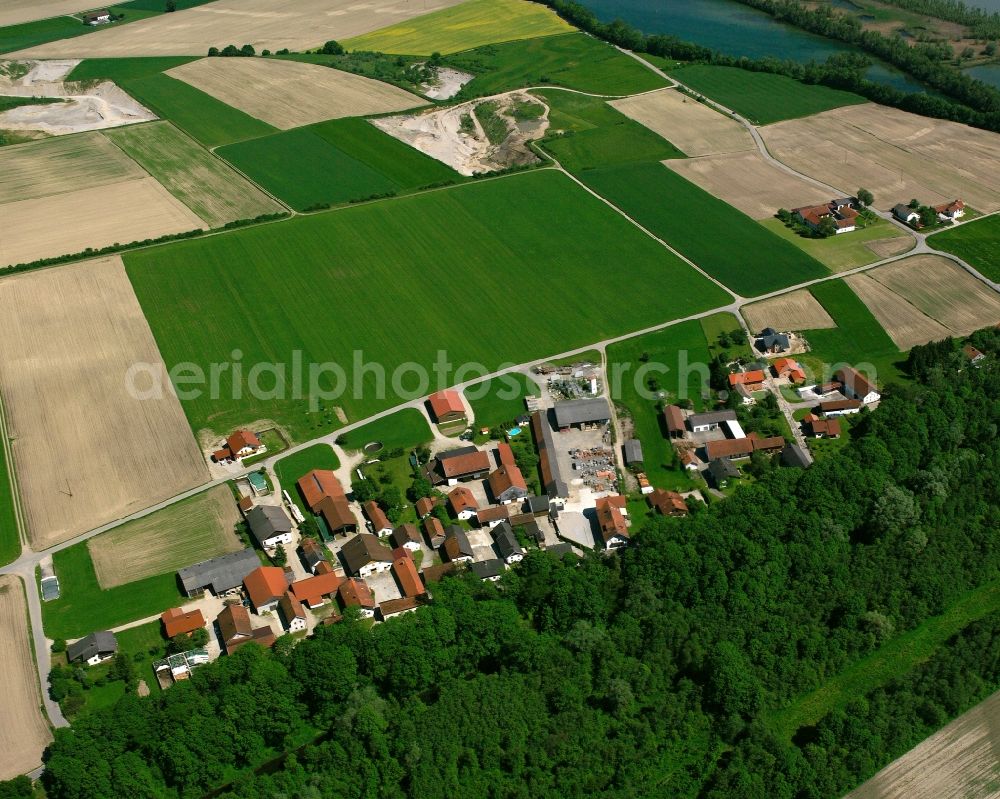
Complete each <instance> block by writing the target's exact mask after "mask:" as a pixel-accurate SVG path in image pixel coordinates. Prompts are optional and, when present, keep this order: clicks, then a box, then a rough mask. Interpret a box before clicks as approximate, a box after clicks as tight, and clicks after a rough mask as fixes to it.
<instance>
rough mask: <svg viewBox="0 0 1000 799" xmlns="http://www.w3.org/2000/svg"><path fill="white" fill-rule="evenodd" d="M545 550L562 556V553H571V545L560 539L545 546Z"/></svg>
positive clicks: (559, 556) (558, 556)
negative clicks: (556, 542)
mask: <svg viewBox="0 0 1000 799" xmlns="http://www.w3.org/2000/svg"><path fill="white" fill-rule="evenodd" d="M545 551H546V552H550V553H552V554H553V555H555V556H556V557H557V558H562V557H563V555H572V554H573V545H572V544H570V543H568V542H566V541H560V542H559V543H558V544H553V545H552V546H548V547H545Z"/></svg>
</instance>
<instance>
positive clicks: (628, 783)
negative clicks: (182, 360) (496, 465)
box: [0, 330, 1000, 799]
mask: <svg viewBox="0 0 1000 799" xmlns="http://www.w3.org/2000/svg"><path fill="white" fill-rule="evenodd" d="M972 341H973V342H974V343H975V345H976V346H977V347H979V349H980V350H982V351H983V352H986V353H987V354H988V358H987V362H986V364H985V365H983V366H982V368H978V369H977V368H972V367H971V366H970V364H969V362H968V360H967V359H966V358H965V356H964V355H963V354H962V353H961V352H960V351H959V350H958V345H957V344H956V343H955V342H952V341H947V342H942V343H940V344H936V345H932V346H928V347H918V348H916V349H915V350H914V351H913V353H912V355H911V356H910V360H909V362H908V364H907V366H908V371H909V372H910V374H911V375H912V376H913V378H914V382H913V383H908V384H907V385H905V386H890V387H886V388H885V395H884V399H883V402H882V404H881V407H880V408H879V409H878V410H877V411H875V412H874V413H865V414H863V418H861V419H860V420H859V422H858V423H857V424H855V425H853V426H852V440H851V441H850V442H849V444H848V445H847V446H846V447H845V448H844V449H843V450H842V454H841V455H839V456H837V457H833V458H828V459H825V460H822V461H819V462H817V463H816V464H814V465H813V466H812V467H810V468H809V469H807V470H800V469H786V468H779V467H777V466H775V467H773V468H765V469H763V470H761V472H760V475H759V479H758V480H757V481H756V482H754V483H753V484H751V485H748V486H744V487H742V488H740V489H739V490H738V491H737V492H736V493H735V494H734V495H733V496H732V497H731V498H729V499H727V500H725V501H724V502H718V503H715V504H713V505H711V506H710V507H706V508H704V509H701V510H698V511H695V512H693V513H692V514H691V516H689V517H688V518H686V519H665V518H655V519H650V520H649V521H647V522H646V523H644V524H643V525H642V527H641V529H637V530H635V531H634V535H633V539H634V546H632V547H629V548H628V549H627V550H624V551H622V552H620V553H619V554H617V555H614V556H610V557H605V556H603V555H600V554H596V553H595V554H591V555H588V556H587V557H585V558H583V559H577V558H575V557H574V556H572V555H568V556H566V557H565V558H564V559H563V560H562V561H559V560H557V559H556V558H554V557H553V556H552V555H550V554H547V553H545V552H544V551H534V552H532V553H531V554H530V555H529V556H528V557H526V558H525V560H524V561H523V562H522V563H521V564H520V565H519V566H518V567H517V568H515V569H514V570H513V571H511V572H509V573H508V574H507V575H506V576H505V577H504V579H503V580H502V581H501V582H500V583H498V584H493V583H488V582H486V583H480V582H478V581H476V580H473V579H471V578H470V577H468V576H456V577H449V578H446V579H445V580H443V581H442V582H441V583H440V584H438V585H437V586H436V587H435V590H434V600H433V602H432V603H431V604H430V605H429V606H427V607H426V608H423V609H422V610H420V611H418V612H417V613H413V614H407V615H405V616H402V617H399V618H396V619H393V620H391V621H389V622H387V623H385V624H381V625H376V626H375V627H374V628H370V627H369V626H368V625H367V624H366V623H364V622H361V621H359V620H357V619H354V618H348V619H346V620H345V621H344V622H342V623H340V624H336V625H332V626H329V627H323V628H320V629H319V630H318V631H317V634H316V635H315V636H314V637H313V638H310V639H307V640H305V641H302V642H300V643H298V644H297V645H293V644H292V642H291V641H290V640H289V639H288V638H287V637H286V638H284V639H281V640H279V643H278V645H276V647H275V648H274V649H273V650H271V651H265V650H262V649H259V648H257V647H254V646H247V647H243V648H242V649H241V650H240V651H238V652H237V653H236V654H235V655H234V656H232V657H226V658H222V659H221V660H219V661H218V662H216V663H214V664H211V665H209V666H205V667H203V668H201V669H199V670H198V671H196V672H195V673H194V675H193V678H192V679H191V680H190V681H189V682H186V683H182V684H179V685H177V686H175V687H173V688H171V689H170V690H169V691H166V692H164V693H163V694H162V695H158V696H155V697H150V698H145V699H140V698H137V697H135V696H128V697H125V698H124V699H122V700H121V701H120V702H119V703H118V704H117V705H116V706H115V707H112V708H109V709H106V710H100V711H97V712H95V713H93V714H92V715H88V716H86V717H84V718H82V719H80V720H79V721H78V722H77V723H76V724H74V726H73V727H72V728H71V729H64V730H57V731H56V737H55V741H54V743H53V744H52V745H51V746H50V747H49V749H48V750H47V752H46V754H45V764H46V770H45V774H44V776H43V782H44V786H45V790H46V793H47V796H48V797H49V799H85V798H86V799H90V798H92V797H110V798H111V799H117V798H118V797H123V798H124V797H128V798H129V799H138V798H139V797H202V796H212V797H227V798H228V797H233V798H235V797H240V798H241V799H250V797H275V796H286V797H313V796H315V797H319V796H330V797H334V796H336V797H346V796H367V797H399V798H400V799H402V797H419V799H436V798H437V797H441V798H442V799H444V797H466V796H469V797H525V798H526V799H527V797H532V799H538V797H575V796H580V797H584V796H594V795H601V796H619V797H636V796H658V797H662V796H672V797H703V798H704V799H722V797H727V799H729V798H731V797H737V796H738V797H741V799H756V798H757V797H759V798H760V799H793V798H794V799H811V798H812V797H815V798H816V799H819V798H820V797H824V798H828V797H832V796H836V795H838V794H839V793H842V792H844V791H846V790H849V789H850V788H852V787H853V786H854V785H856V784H858V783H860V782H861V781H862V780H863V779H865V778H867V777H868V776H870V775H871V774H872V773H874V771H876V770H877V769H878V768H880V767H881V766H882V765H884V764H885V763H886V762H888V761H889V760H890V759H892V758H894V757H895V756H897V755H899V754H901V753H902V752H904V751H905V750H906V749H908V748H909V747H910V746H912V745H913V744H915V743H916V742H917V741H918V740H920V738H921V737H923V736H925V735H926V734H927V733H928V732H930V731H931V730H933V729H935V728H936V727H938V726H940V725H942V724H943V723H944V722H945V721H946V720H947V719H949V718H950V717H953V716H954V715H956V714H957V713H959V712H961V711H962V710H964V709H965V708H966V707H968V706H970V705H971V704H973V703H975V702H977V701H978V700H980V699H982V698H983V697H984V696H986V695H987V694H988V693H989V692H991V691H993V690H996V688H997V687H1000V685H998V684H1000V654H998V653H1000V646H998V644H1000V618H998V617H997V616H996V615H991V616H987V617H986V618H984V619H982V620H980V621H978V622H976V623H974V624H971V625H969V626H968V627H966V628H965V630H964V631H960V632H959V633H957V634H956V635H955V636H954V637H953V639H952V640H951V641H948V642H947V643H946V644H945V645H944V646H941V647H939V648H938V649H937V651H936V653H935V654H934V655H933V656H932V657H931V658H930V659H929V660H927V661H926V662H924V663H923V664H922V665H920V666H918V667H916V668H915V669H914V670H912V671H911V672H909V673H907V674H905V675H903V676H902V677H900V678H898V679H896V680H894V681H890V682H887V683H886V684H884V685H881V686H880V687H877V688H876V689H874V690H873V691H872V692H871V694H870V695H868V696H859V697H856V700H855V701H853V702H851V703H850V704H848V705H847V706H846V707H837V708H834V709H832V710H831V711H830V712H829V713H828V714H827V715H826V716H825V717H824V718H822V719H820V720H819V721H818V723H817V724H816V725H815V726H813V727H811V728H809V729H800V730H798V732H797V733H796V734H795V735H794V737H793V739H792V740H782V739H781V738H780V737H779V736H778V735H777V734H776V733H775V732H774V725H773V723H772V718H773V713H774V711H775V710H777V709H779V708H782V707H785V706H787V705H788V704H789V703H790V702H791V701H793V700H794V699H795V698H797V697H800V696H801V695H803V693H805V692H808V691H810V690H811V689H814V688H816V687H818V686H820V685H822V684H824V683H825V682H826V681H827V680H829V679H830V678H831V677H833V676H834V675H837V674H838V673H839V672H841V671H842V670H843V669H844V668H845V667H847V666H848V665H850V664H852V663H855V662H857V661H858V660H859V659H860V658H862V657H864V656H865V655H866V654H868V653H871V652H873V651H876V650H877V649H879V648H880V647H881V646H883V645H884V644H885V643H886V642H887V641H890V640H892V639H893V638H894V637H895V636H898V635H899V634H901V633H904V632H905V631H907V630H911V629H913V628H914V627H916V626H917V625H919V624H920V623H921V622H922V621H924V620H926V619H927V618H929V617H931V616H934V615H936V614H939V613H941V612H942V611H943V610H945V609H946V608H947V607H948V606H949V605H951V604H952V603H954V602H955V601H956V600H959V599H960V598H961V597H963V595H965V594H966V593H967V592H968V591H969V590H970V589H972V588H974V587H976V586H980V585H982V584H985V583H987V582H989V581H990V580H995V579H996V574H997V569H998V567H1000V541H998V540H997V536H996V531H997V529H998V528H1000V482H998V481H997V479H996V474H997V473H998V469H1000V448H998V447H997V446H996V437H997V431H998V425H1000V399H998V398H1000V369H998V368H997V367H996V362H997V358H998V357H1000V334H998V332H997V331H996V330H986V331H981V332H979V333H977V334H975V335H974V336H973V337H972ZM293 750H294V751H293ZM285 752H292V753H291V754H288V755H287V756H282V753H285ZM262 764H267V765H266V766H265V767H264V768H258V769H257V772H254V771H253V770H252V769H253V768H255V767H259V766H261V765H262ZM23 790H24V782H23V781H21V782H20V783H11V784H7V785H6V786H2V787H0V796H20V795H24V794H23Z"/></svg>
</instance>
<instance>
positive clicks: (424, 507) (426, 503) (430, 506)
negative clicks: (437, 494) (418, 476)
mask: <svg viewBox="0 0 1000 799" xmlns="http://www.w3.org/2000/svg"><path fill="white" fill-rule="evenodd" d="M435 504H436V503H435V502H434V500H433V499H431V498H430V497H421V498H420V499H418V500H417V501H416V504H415V505H414V506H413V507H414V509H415V510H416V511H417V518H418V519H421V520H423V519H426V518H427V517H428V516H430V515H431V514H432V513H433V512H434V505H435Z"/></svg>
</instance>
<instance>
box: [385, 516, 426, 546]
mask: <svg viewBox="0 0 1000 799" xmlns="http://www.w3.org/2000/svg"><path fill="white" fill-rule="evenodd" d="M389 541H390V542H392V545H393V546H394V547H405V548H406V549H409V550H417V549H420V531H419V530H418V529H417V525H415V524H411V523H410V522H406V523H405V524H401V525H399V527H397V528H396V529H395V530H393V531H392V535H391V536H389Z"/></svg>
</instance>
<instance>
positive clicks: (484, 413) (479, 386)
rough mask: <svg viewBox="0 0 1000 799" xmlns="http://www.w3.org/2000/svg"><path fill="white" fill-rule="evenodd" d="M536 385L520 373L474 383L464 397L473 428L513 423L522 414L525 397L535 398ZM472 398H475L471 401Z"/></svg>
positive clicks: (466, 390) (536, 394)
mask: <svg viewBox="0 0 1000 799" xmlns="http://www.w3.org/2000/svg"><path fill="white" fill-rule="evenodd" d="M538 392H539V388H538V386H537V385H536V384H535V382H534V381H533V380H532V379H531V378H530V377H528V376H527V375H523V374H521V373H520V372H511V373H510V374H506V375H502V376H501V377H497V378H494V379H492V380H490V381H488V382H487V383H476V384H475V385H472V386H469V387H468V388H466V389H465V397H466V399H467V400H468V401H469V405H471V406H472V413H473V415H474V416H475V417H476V421H475V428H476V429H477V430H478V429H479V428H480V427H495V426H496V425H501V424H506V423H508V422H512V421H513V420H514V419H516V418H517V417H518V416H520V415H521V414H523V413H525V407H524V398H525V397H527V396H528V395H534V396H538ZM473 397H475V399H473Z"/></svg>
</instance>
